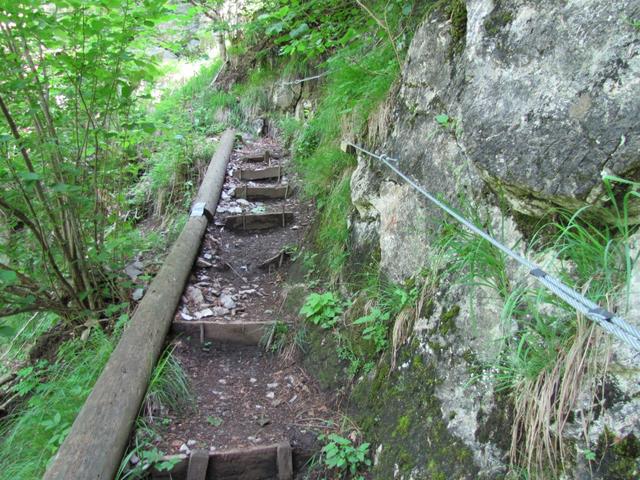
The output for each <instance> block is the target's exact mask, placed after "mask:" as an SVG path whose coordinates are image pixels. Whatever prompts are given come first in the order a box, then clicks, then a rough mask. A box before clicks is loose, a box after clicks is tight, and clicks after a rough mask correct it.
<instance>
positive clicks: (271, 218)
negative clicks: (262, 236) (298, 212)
mask: <svg viewBox="0 0 640 480" xmlns="http://www.w3.org/2000/svg"><path fill="white" fill-rule="evenodd" d="M292 221H293V213H291V212H279V213H260V214H249V215H233V216H231V217H227V218H225V220H224V225H225V227H227V228H229V229H231V230H266V229H269V228H275V227H285V226H287V225H289V224H290V223H291V222H292Z"/></svg>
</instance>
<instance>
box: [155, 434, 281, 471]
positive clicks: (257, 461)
mask: <svg viewBox="0 0 640 480" xmlns="http://www.w3.org/2000/svg"><path fill="white" fill-rule="evenodd" d="M194 453H195V451H194ZM194 453H192V454H191V456H187V455H185V454H178V455H166V456H164V457H162V459H161V462H172V463H174V466H173V468H172V469H171V470H169V471H164V470H163V471H159V470H158V469H156V468H155V467H151V469H150V473H151V478H152V479H153V480H169V479H172V480H192V479H191V477H187V475H188V474H189V473H190V464H191V462H192V458H193V455H194ZM205 453H206V451H205ZM206 458H207V467H208V468H207V473H206V477H205V478H210V479H216V480H232V479H238V478H246V479H249V478H257V479H258V478H259V479H264V478H278V480H292V479H293V451H292V448H291V444H290V443H289V442H286V441H285V442H282V443H279V444H276V445H266V446H258V447H252V448H238V449H232V450H226V451H221V452H209V453H208V454H207V457H206ZM194 480H195V478H194ZM198 480H200V479H198Z"/></svg>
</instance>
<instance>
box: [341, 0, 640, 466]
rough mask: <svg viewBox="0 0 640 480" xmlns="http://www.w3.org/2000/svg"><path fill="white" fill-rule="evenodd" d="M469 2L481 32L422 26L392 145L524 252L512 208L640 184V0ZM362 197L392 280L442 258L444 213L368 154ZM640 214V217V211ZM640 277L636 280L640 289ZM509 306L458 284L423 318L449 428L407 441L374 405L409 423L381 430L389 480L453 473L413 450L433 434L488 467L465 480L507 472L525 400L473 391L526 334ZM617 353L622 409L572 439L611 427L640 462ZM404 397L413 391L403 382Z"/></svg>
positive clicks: (625, 371)
mask: <svg viewBox="0 0 640 480" xmlns="http://www.w3.org/2000/svg"><path fill="white" fill-rule="evenodd" d="M466 5H467V22H466V27H465V26H464V25H462V26H461V25H452V24H451V20H450V19H449V17H448V16H447V15H445V14H443V13H437V12H436V13H434V14H432V15H431V16H430V17H429V18H428V19H426V20H425V22H424V23H423V24H422V25H421V27H420V28H419V29H418V31H417V32H416V34H415V36H414V39H413V41H412V44H411V46H410V48H409V52H408V58H407V60H406V64H405V66H404V69H403V76H402V82H401V85H400V87H399V92H398V95H397V96H396V98H395V100H394V104H393V106H392V112H393V113H392V120H391V121H390V122H389V124H390V125H393V127H392V130H391V131H390V133H389V134H388V136H387V138H386V139H385V140H384V141H383V143H382V145H380V148H379V150H380V151H383V152H385V153H386V154H388V155H389V156H391V157H395V158H397V159H398V165H399V168H400V169H401V170H402V171H404V172H406V173H408V174H409V175H411V176H412V177H414V178H415V179H416V180H417V181H418V182H419V183H420V184H421V185H422V186H424V187H425V188H426V189H427V190H429V191H430V192H431V193H433V194H435V195H437V196H441V197H442V198H444V199H445V200H447V201H448V202H449V203H450V204H452V205H454V206H457V207H459V208H462V209H463V211H464V208H467V207H470V208H469V209H468V210H466V212H469V211H471V210H474V209H475V207H477V206H480V207H482V209H484V210H486V211H488V212H489V213H490V214H489V217H488V218H489V220H488V221H487V223H488V224H491V218H493V219H494V225H493V226H494V231H496V230H500V231H501V232H502V240H503V241H504V243H506V244H508V245H511V246H513V245H516V244H517V242H518V241H520V240H521V239H522V235H521V234H520V233H519V232H518V228H517V226H516V224H515V223H514V222H513V221H511V219H508V218H507V219H506V226H505V224H503V225H500V224H499V223H500V220H498V219H499V218H501V217H502V216H503V214H502V213H501V212H500V210H499V209H498V208H496V207H495V205H496V204H498V203H499V200H504V201H506V202H507V203H508V206H510V207H511V208H512V209H513V210H514V211H516V212H519V213H522V214H524V215H527V216H532V217H542V216H544V215H545V213H546V212H548V211H549V209H550V208H553V207H567V208H570V209H574V210H575V209H578V208H580V207H582V206H585V205H592V206H594V205H595V206H596V207H597V206H606V204H607V203H606V202H607V199H606V195H605V194H604V192H605V191H604V189H603V182H602V174H603V173H604V174H613V175H618V176H621V177H624V178H628V179H633V180H640V155H639V154H638V152H639V151H640V122H639V121H638V118H640V96H639V95H638V94H639V93H640V32H639V31H638V29H637V28H636V27H634V26H633V25H632V24H631V22H630V21H629V19H636V18H639V17H640V3H639V2H638V1H637V0H611V1H608V2H602V1H601V0H573V1H569V2H567V1H560V0H551V1H548V2H540V1H533V0H529V1H527V0H467V2H466ZM461 28H462V29H464V28H466V30H464V31H466V35H465V36H464V38H462V39H455V37H456V35H452V32H454V33H455V32H456V31H457V32H460V31H461ZM436 117H438V118H437V119H436ZM351 193H352V203H353V205H354V207H355V212H354V214H353V216H352V218H351V222H350V225H351V231H352V240H353V246H352V249H353V250H354V251H357V252H359V251H360V250H362V249H366V248H371V245H375V247H376V248H379V251H380V259H381V270H383V272H384V273H385V274H386V275H387V276H389V277H390V278H391V279H393V280H396V281H399V280H402V279H405V278H407V277H409V276H411V275H413V274H416V273H417V272H418V271H420V269H421V268H423V267H425V266H428V265H429V263H430V262H432V261H433V259H434V257H435V252H436V247H437V245H436V244H435V243H436V240H437V235H435V232H436V231H437V230H438V228H439V227H440V225H441V224H442V221H443V218H444V217H443V214H442V213H441V212H440V211H439V210H438V209H437V208H436V207H434V206H433V205H431V204H429V203H428V202H427V201H426V200H424V199H423V198H421V197H420V196H418V195H417V194H416V193H415V192H414V191H413V190H411V189H410V188H409V187H408V186H407V185H406V184H405V183H404V182H403V181H401V180H400V179H396V178H395V176H394V175H393V174H392V173H390V172H389V171H388V170H386V167H383V166H381V165H379V164H378V163H376V161H372V160H370V159H368V158H365V157H360V158H359V160H358V168H357V169H356V170H355V171H354V173H353V176H352V182H351ZM639 211H640V210H639V209H637V208H636V209H635V211H634V210H633V209H632V216H633V215H636V217H638V215H637V213H638V212H639ZM594 212H595V214H596V215H597V216H598V219H599V220H600V221H602V222H609V221H611V217H609V216H608V214H607V213H606V211H605V209H604V208H602V209H598V208H594ZM521 253H522V252H521ZM359 254H360V255H362V253H359ZM507 270H508V276H509V281H510V282H512V284H513V285H515V284H517V282H522V281H526V280H523V279H525V278H526V277H527V272H526V271H522V270H518V269H517V268H516V267H515V266H514V265H510V266H508V267H507ZM638 271H640V270H638V269H637V270H636V274H635V276H634V277H633V281H634V282H639V281H640V280H638V279H639V278H640V276H639V275H640V274H638ZM445 283H446V282H445ZM451 283H455V281H452V282H451ZM497 297H498V295H496V293H495V292H494V291H490V290H487V289H485V288H484V287H483V288H478V289H475V290H472V289H471V288H469V287H468V286H464V285H463V286H460V285H459V282H458V286H457V287H450V286H444V287H443V286H441V288H440V291H439V292H438V293H437V295H436V297H434V303H433V308H432V309H431V310H430V311H429V312H428V314H425V315H424V318H420V319H418V320H417V321H416V323H415V326H414V334H415V338H416V343H417V344H416V343H414V344H413V346H412V348H413V352H414V355H419V356H420V358H421V359H422V360H421V361H424V362H427V364H428V365H429V371H433V372H438V373H437V377H438V378H437V379H432V378H429V379H424V378H423V379H422V380H423V381H426V380H428V381H429V382H431V381H432V382H434V384H435V385H436V386H435V387H434V389H433V391H430V392H429V395H432V396H433V397H434V398H433V399H431V400H429V401H427V400H425V402H426V403H425V405H428V409H429V410H428V418H429V422H431V421H432V420H433V415H434V414H435V413H434V412H439V414H440V420H439V421H437V422H436V421H435V420H434V423H433V424H432V425H431V427H429V428H430V429H431V430H429V428H427V427H425V431H419V428H418V427H415V428H414V423H413V417H412V414H410V415H409V417H410V420H411V422H410V425H411V429H410V430H411V431H410V433H411V435H408V436H406V437H405V436H403V434H402V431H403V429H404V427H403V425H405V423H406V422H408V420H407V419H406V418H405V417H404V416H402V415H401V414H399V413H397V412H394V411H392V409H393V408H397V407H388V408H385V406H384V405H381V404H379V403H376V402H375V401H374V400H371V401H370V402H371V405H370V406H371V408H377V409H379V411H378V412H377V413H376V415H377V417H376V418H378V417H379V418H382V419H386V418H391V419H393V421H395V422H397V426H396V428H395V430H394V429H391V430H389V431H386V432H383V431H380V430H379V429H378V430H375V429H374V431H375V435H376V436H377V438H376V440H377V441H378V442H379V444H380V445H381V446H380V447H379V449H378V452H377V456H376V458H377V459H378V467H377V470H374V471H375V473H376V478H392V477H393V478H405V479H408V478H440V477H437V476H436V475H437V473H438V472H436V470H437V469H436V467H435V466H433V465H432V464H431V463H430V462H428V461H427V462H425V463H420V462H418V464H415V462H410V461H408V458H410V457H412V455H410V454H407V452H405V451H401V450H399V447H398V446H399V445H401V444H402V442H406V443H411V442H413V441H414V439H415V438H418V437H419V436H420V435H427V436H430V438H431V440H433V441H434V442H436V444H435V445H433V448H439V447H438V445H437V436H438V435H439V434H438V435H436V434H434V431H435V432H440V431H442V429H443V428H446V431H447V439H448V440H447V441H448V442H451V441H452V440H451V437H449V435H451V436H453V438H455V439H456V440H455V441H459V442H461V444H462V445H464V449H463V450H461V452H462V453H461V455H463V456H464V457H465V461H466V460H467V457H466V455H467V454H468V455H470V456H471V457H472V458H473V465H474V466H473V468H472V467H469V468H468V469H467V470H465V471H464V472H462V471H460V472H456V473H455V475H457V476H456V478H500V476H501V475H503V474H504V472H505V471H506V465H505V459H506V456H505V454H506V452H507V451H508V449H509V442H510V438H509V436H510V427H511V423H512V422H513V419H512V418H510V417H509V415H510V413H509V412H510V406H509V405H507V404H505V399H504V397H501V396H500V395H498V394H496V392H495V391H494V385H493V384H492V381H491V380H490V379H487V378H484V377H483V378H482V379H481V380H480V381H477V378H476V381H473V379H474V378H475V377H474V375H476V374H475V373H474V371H476V369H477V367H478V365H482V364H485V365H486V364H489V365H490V364H492V363H495V362H496V361H497V358H498V355H499V352H500V339H501V338H503V337H505V336H507V335H509V334H510V332H509V331H505V328H507V329H508V328H514V326H513V325H511V326H508V325H507V326H505V325H504V324H502V323H501V316H502V310H503V307H504V303H505V302H504V301H503V300H504V299H500V298H497ZM620 311H624V309H623V308H622V307H621V309H620ZM638 311H640V307H638V305H637V302H632V305H631V306H630V313H629V314H627V318H628V319H630V320H632V321H634V319H633V315H632V314H633V313H634V312H635V313H636V314H637V312H638ZM635 322H636V324H637V323H638V321H637V315H635ZM443 326H445V327H446V328H443ZM613 351H614V352H617V353H616V354H615V355H613V357H612V362H611V364H610V376H609V380H608V381H609V382H610V383H611V385H612V386H611V388H609V387H608V389H609V390H610V392H614V393H612V394H611V398H612V399H613V398H614V397H615V398H614V399H613V400H611V404H610V405H609V406H610V407H611V408H609V409H608V410H607V413H606V414H604V415H597V417H598V418H596V419H593V423H592V429H591V431H590V433H589V436H590V438H589V440H588V444H587V445H586V446H585V444H584V443H580V442H582V441H583V440H584V439H581V433H582V432H581V431H580V428H581V425H578V424H577V423H576V424H571V425H568V426H567V428H566V429H565V433H566V437H567V438H568V439H569V440H570V441H575V442H576V448H578V449H579V448H583V447H584V448H587V447H589V448H593V449H594V451H595V449H596V446H597V448H598V449H601V446H602V445H603V444H606V441H605V440H603V438H604V437H606V436H607V433H606V432H609V434H613V435H614V436H615V438H619V439H624V442H630V445H631V447H629V448H628V449H627V450H628V451H631V450H633V449H634V448H637V453H638V454H640V443H639V442H637V440H636V438H637V437H640V424H639V423H638V418H639V416H640V413H638V412H640V407H639V406H638V402H637V401H636V400H632V398H637V396H638V395H637V392H638V390H639V389H640V386H639V385H640V384H639V382H638V369H637V366H636V364H637V362H634V361H632V360H631V358H632V357H633V354H632V353H631V352H630V351H629V350H628V349H626V348H625V347H624V346H623V345H622V344H620V343H618V342H617V341H614V342H613ZM414 363H416V362H415V361H413V360H411V361H407V362H406V365H405V366H404V367H401V369H400V370H399V371H398V372H397V373H396V374H392V375H391V376H390V377H389V378H390V379H394V380H393V381H394V382H396V381H400V380H401V379H402V378H403V377H409V376H411V375H412V374H411V373H410V372H411V371H412V365H413V364H414ZM402 368H405V370H402ZM378 375H380V373H379V374H378ZM389 381H390V382H391V380H389ZM376 382H377V380H376V379H373V380H372V379H364V380H362V384H361V385H359V386H358V389H359V390H363V391H366V392H368V393H367V395H369V393H370V391H371V390H375V388H380V386H379V385H377V383H376ZM407 385H408V388H409V390H410V387H411V385H410V384H407ZM470 385H471V386H470ZM402 388H404V387H402ZM397 391H401V388H400V387H394V390H393V392H396V393H397ZM393 392H391V393H393ZM387 393H389V392H387ZM387 393H384V392H383V393H381V394H378V395H381V396H380V398H384V395H386V394H387ZM394 394H395V393H394ZM429 398H431V397H429ZM432 400H433V402H434V403H433V402H432ZM589 402H593V398H592V397H590V398H581V399H580V402H578V403H579V409H578V410H576V418H578V415H582V414H583V412H584V411H586V409H588V408H591V407H593V405H589ZM389 405H392V402H391V403H389ZM425 408H427V407H425ZM582 408H585V410H581V409H582ZM416 415H417V414H416ZM409 417H408V418H409ZM416 418H417V417H416ZM427 423H428V422H427ZM603 436H604V437H603ZM603 442H604V443H603ZM625 445H626V444H625ZM429 446H430V447H431V444H429ZM425 448H426V447H425ZM625 448H626V447H625ZM587 450H588V448H587ZM620 450H621V449H620ZM602 451H603V450H598V454H600V452H602ZM634 451H635V450H634ZM465 452H466V453H465ZM409 453H411V452H409ZM434 455H435V457H434V458H437V457H438V455H439V451H436V452H434ZM607 455H608V454H607ZM634 455H636V454H634ZM636 456H637V455H636ZM403 457H404V461H405V462H404V464H403ZM632 457H633V455H632ZM578 460H579V459H578ZM451 461H452V462H455V461H456V459H455V456H452V458H451ZM625 461H626V460H625ZM437 462H439V463H438V465H437V466H438V468H440V467H442V468H440V470H439V471H440V472H442V473H444V474H447V475H454V472H453V471H452V470H450V468H453V467H452V465H448V464H447V459H446V456H443V457H442V458H438V460H437ZM459 463H460V464H463V463H464V462H462V461H460V462H459ZM619 465H621V464H619ZM631 465H633V461H631ZM590 468H593V465H591V466H589V465H588V464H585V462H584V460H582V465H581V464H580V461H577V463H576V467H575V471H574V472H570V473H569V472H568V473H569V474H570V476H571V475H573V476H572V477H571V478H583V476H584V475H587V472H588V471H589V469H590ZM602 468H603V470H600V471H596V470H594V472H595V473H594V474H593V475H594V477H593V478H608V477H607V475H608V474H610V472H614V471H618V470H615V468H622V467H618V466H614V467H608V466H604V467H602ZM607 468H613V469H614V470H607ZM632 471H633V467H631V468H630V469H629V470H628V472H632ZM607 472H609V473H607ZM476 475H477V476H476ZM589 475H590V474H589ZM629 475H633V474H632V473H629ZM443 478H445V477H443ZM584 478H587V477H584ZM610 478H613V477H610ZM615 478H633V476H629V477H626V476H624V475H622V476H619V477H615Z"/></svg>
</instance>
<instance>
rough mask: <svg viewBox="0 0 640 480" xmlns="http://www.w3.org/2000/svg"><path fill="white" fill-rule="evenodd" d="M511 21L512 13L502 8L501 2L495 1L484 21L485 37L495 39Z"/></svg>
mask: <svg viewBox="0 0 640 480" xmlns="http://www.w3.org/2000/svg"><path fill="white" fill-rule="evenodd" d="M512 21H513V13H512V12H511V11H509V10H507V9H505V8H504V6H503V5H502V2H501V1H500V0H497V1H496V2H495V7H494V9H493V10H492V11H491V13H490V14H489V15H488V16H487V18H486V19H485V21H484V29H485V31H486V32H487V35H489V36H491V37H495V36H496V35H498V34H499V33H500V32H501V31H502V30H504V28H505V27H506V26H507V25H509V24H510V23H511V22H512Z"/></svg>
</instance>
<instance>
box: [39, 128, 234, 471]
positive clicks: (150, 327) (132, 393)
mask: <svg viewBox="0 0 640 480" xmlns="http://www.w3.org/2000/svg"><path fill="white" fill-rule="evenodd" d="M234 138H235V134H234V132H233V131H232V130H228V131H227V132H225V134H224V135H223V137H222V140H221V142H220V144H219V145H218V149H217V151H216V153H215V155H214V156H213V158H212V160H211V163H210V165H209V168H208V169H207V173H206V176H205V178H204V180H203V182H202V185H201V186H200V189H199V191H198V195H197V197H196V198H197V200H196V201H200V202H204V203H205V205H206V208H207V209H208V210H209V211H211V212H215V210H216V206H217V203H218V199H219V197H220V192H221V190H222V184H223V182H224V174H225V172H226V166H227V163H228V161H229V157H230V156H231V151H232V149H233V140H234ZM229 140H230V141H229ZM207 223H208V221H207V217H206V216H205V215H199V216H191V217H189V220H188V221H187V223H186V225H185V227H184V229H183V230H182V233H181V234H180V236H179V237H178V239H177V240H176V242H175V244H174V245H173V247H172V248H171V251H170V252H169V254H168V255H167V258H166V259H165V262H164V264H163V266H162V268H161V269H160V271H159V272H158V274H157V275H156V277H155V278H154V279H153V282H151V285H150V286H149V289H148V291H147V293H146V295H145V296H144V298H143V299H142V301H141V302H140V304H139V305H138V308H137V309H136V311H135V313H134V315H133V317H132V318H131V321H130V322H129V324H128V325H127V327H126V329H125V330H124V333H123V334H122V337H121V338H120V341H119V342H118V345H117V346H116V348H115V350H114V351H113V353H112V354H111V356H110V358H109V361H108V362H107V365H106V366H105V368H104V371H103V372H102V374H101V375H100V377H99V378H98V381H97V382H96V384H95V386H94V387H93V389H92V391H91V394H90V395H89V397H88V398H87V400H86V401H85V403H84V405H83V407H82V409H81V410H80V413H79V414H78V416H77V417H76V419H75V421H74V422H73V425H72V427H71V430H70V432H69V435H68V436H67V438H66V440H65V441H64V442H63V444H62V445H61V447H60V449H59V450H58V453H57V454H56V455H55V456H54V457H53V459H52V461H51V463H50V464H49V467H48V468H47V471H46V473H45V475H44V477H43V478H44V479H45V480H77V479H92V480H109V479H112V478H113V477H114V476H115V474H116V472H117V470H118V467H119V466H120V462H121V460H122V455H123V453H124V449H125V448H126V446H127V444H128V442H129V435H130V432H131V428H132V426H133V424H134V422H135V420H136V417H137V416H138V412H139V410H140V404H141V403H142V400H143V398H144V394H145V392H146V391H147V386H148V383H149V378H150V377H151V372H152V371H153V367H154V366H155V364H156V361H157V359H158V357H159V356H160V353H161V352H162V349H163V347H164V340H165V337H166V335H167V332H168V330H169V327H170V326H171V322H172V320H173V316H174V312H175V309H176V307H177V305H178V302H179V301H180V297H181V296H182V290H183V288H184V285H185V283H186V282H187V279H188V278H189V275H190V274H191V267H192V265H193V262H194V260H195V259H196V256H197V254H198V250H199V249H200V243H201V240H202V236H203V235H204V232H205V230H206V228H207Z"/></svg>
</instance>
